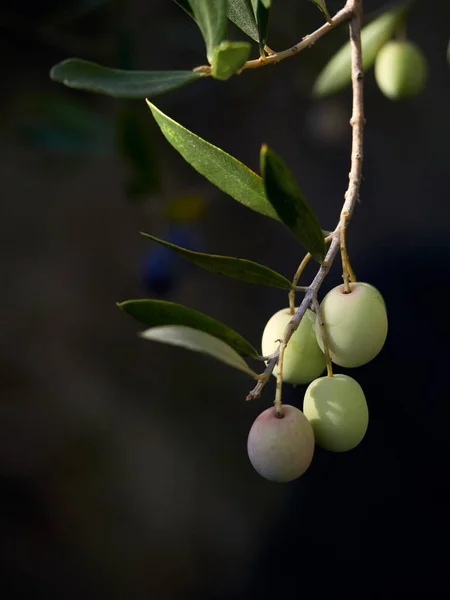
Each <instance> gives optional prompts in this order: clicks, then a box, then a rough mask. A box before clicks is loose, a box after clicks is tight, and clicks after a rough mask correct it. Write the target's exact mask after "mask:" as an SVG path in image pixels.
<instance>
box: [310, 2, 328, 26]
mask: <svg viewBox="0 0 450 600" xmlns="http://www.w3.org/2000/svg"><path fill="white" fill-rule="evenodd" d="M311 2H312V3H313V4H315V5H316V6H317V8H318V9H319V10H320V12H321V13H322V14H323V16H324V17H325V19H326V20H327V21H328V23H331V17H330V13H329V12H328V9H327V5H326V2H325V0H311Z"/></svg>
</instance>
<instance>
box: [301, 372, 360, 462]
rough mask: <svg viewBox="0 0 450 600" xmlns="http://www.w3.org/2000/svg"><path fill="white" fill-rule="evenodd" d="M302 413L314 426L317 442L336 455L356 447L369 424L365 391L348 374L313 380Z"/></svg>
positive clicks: (306, 394)
mask: <svg viewBox="0 0 450 600" xmlns="http://www.w3.org/2000/svg"><path fill="white" fill-rule="evenodd" d="M303 412H304V414H305V416H306V417H307V419H308V420H309V422H310V423H311V425H312V428H313V430H314V436H315V439H316V443H317V444H318V445H319V446H322V448H325V449H326V450H332V451H333V452H346V451H347V450H351V449H352V448H354V447H355V446H357V445H358V444H359V443H360V441H361V440H362V439H363V437H364V435H365V433H366V431H367V426H368V424H369V411H368V408H367V402H366V398H365V396H364V392H363V390H362V388H361V386H360V385H359V383H358V382H357V381H355V380H354V379H352V377H348V375H333V376H332V377H320V379H316V380H315V381H313V382H312V383H311V384H310V385H309V386H308V389H307V390H306V393H305V399H304V402H303Z"/></svg>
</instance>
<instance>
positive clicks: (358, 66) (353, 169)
mask: <svg viewBox="0 0 450 600" xmlns="http://www.w3.org/2000/svg"><path fill="white" fill-rule="evenodd" d="M342 11H349V12H348V13H347V12H345V18H349V16H351V20H350V26H349V29H350V46H351V59H352V93H353V107H352V117H351V119H350V125H351V126H352V151H351V166H350V174H349V184H348V188H347V191H346V193H345V201H344V205H343V207H342V211H341V215H342V213H345V214H346V216H345V219H346V224H347V223H348V221H350V219H351V217H352V215H353V210H354V208H355V205H356V203H357V201H358V199H359V190H360V187H361V181H362V165H363V133H364V125H365V119H364V104H363V89H364V85H363V82H364V71H363V66H362V51H361V22H362V0H348V2H347V3H346V5H345V7H344V8H343V9H342ZM342 11H340V13H342ZM338 14H339V13H338ZM336 18H337V15H336V17H334V19H336ZM344 20H345V19H344ZM340 22H341V21H340ZM325 26H328V24H326V25H325ZM325 26H323V27H325ZM328 28H329V26H328ZM318 31H319V30H318ZM319 37H320V36H319ZM269 58H270V57H269ZM340 228H341V218H340V219H339V223H338V225H337V227H336V229H335V230H334V232H333V234H332V240H331V245H330V247H329V249H328V252H327V255H326V256H325V260H324V262H323V263H322V264H321V266H320V268H319V270H318V272H317V274H316V276H315V277H314V279H313V281H312V283H311V284H310V286H309V287H308V289H307V291H306V293H305V296H304V298H303V301H302V302H301V304H300V306H299V307H298V309H297V311H296V312H295V314H294V315H293V316H292V319H291V320H290V321H289V323H288V325H287V327H286V329H285V331H284V334H283V340H282V341H281V343H280V345H279V346H278V350H277V351H276V352H275V353H274V354H273V356H272V357H271V359H270V360H269V363H268V364H267V367H266V369H265V371H264V373H262V374H261V376H260V379H259V380H258V383H257V384H256V386H255V387H254V389H253V390H252V391H251V392H250V393H249V394H248V396H247V400H252V399H254V398H258V397H259V396H260V395H261V392H262V389H263V388H264V385H265V384H266V383H267V381H268V380H269V378H270V376H271V374H272V372H273V369H274V368H275V365H276V364H277V362H278V360H279V356H280V352H281V346H282V345H287V344H288V342H289V340H290V339H291V337H292V334H293V333H294V331H295V330H296V329H297V328H298V326H299V324H300V322H301V320H302V318H303V315H304V314H305V312H306V310H307V308H309V306H310V305H311V303H313V305H314V302H315V301H317V292H318V290H319V288H320V286H321V285H322V283H323V281H324V279H325V277H326V276H327V274H328V271H329V270H330V267H331V265H332V264H333V261H334V259H335V258H336V255H337V254H338V252H339V249H340V246H341V243H340V242H341V240H340Z"/></svg>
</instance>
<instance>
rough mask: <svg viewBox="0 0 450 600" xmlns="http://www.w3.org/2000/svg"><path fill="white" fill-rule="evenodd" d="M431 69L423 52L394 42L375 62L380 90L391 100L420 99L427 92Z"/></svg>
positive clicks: (403, 43)
mask: <svg viewBox="0 0 450 600" xmlns="http://www.w3.org/2000/svg"><path fill="white" fill-rule="evenodd" d="M427 76H428V65H427V61H426V58H425V56H424V54H423V52H422V50H421V49H420V48H419V46H417V45H416V44H414V43H413V42H410V41H399V40H392V41H390V42H388V43H387V44H385V45H384V46H383V47H382V48H381V50H380V51H379V53H378V55H377V58H376V60H375V79H376V81H377V84H378V87H379V88H380V90H381V91H382V92H383V94H384V95H385V96H387V98H389V99H390V100H404V99H407V98H413V97H414V96H417V95H419V94H420V93H421V92H422V91H423V89H424V88H425V84H426V81H427Z"/></svg>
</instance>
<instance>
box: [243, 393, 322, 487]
mask: <svg viewBox="0 0 450 600" xmlns="http://www.w3.org/2000/svg"><path fill="white" fill-rule="evenodd" d="M283 414H284V416H283V418H279V417H277V414H276V411H275V407H274V406H272V407H271V408H268V409H267V410H265V411H264V412H263V413H261V414H260V415H259V417H257V419H256V420H255V422H254V423H253V425H252V428H251V429H250V433H249V434H248V442H247V451H248V456H249V458H250V462H251V463H252V465H253V467H254V468H255V470H256V471H257V472H258V473H259V474H260V475H262V476H263V477H265V478H266V479H269V480H270V481H279V482H286V481H292V480H293V479H297V477H300V475H303V473H304V472H305V471H306V469H307V468H308V467H309V465H310V464H311V461H312V457H313V454H314V433H313V430H312V427H311V424H310V423H309V421H308V419H307V418H306V417H305V415H304V414H303V413H302V411H301V410H299V409H298V408H295V406H290V405H289V404H283Z"/></svg>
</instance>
